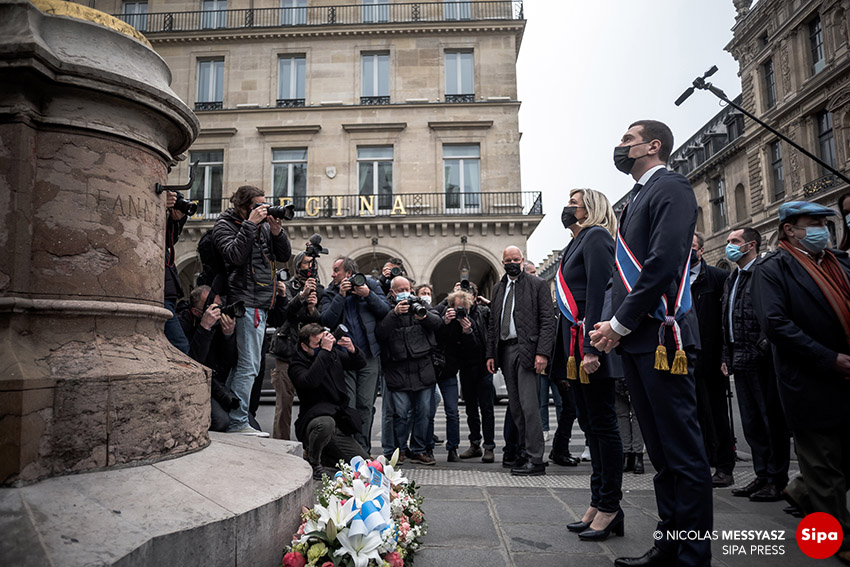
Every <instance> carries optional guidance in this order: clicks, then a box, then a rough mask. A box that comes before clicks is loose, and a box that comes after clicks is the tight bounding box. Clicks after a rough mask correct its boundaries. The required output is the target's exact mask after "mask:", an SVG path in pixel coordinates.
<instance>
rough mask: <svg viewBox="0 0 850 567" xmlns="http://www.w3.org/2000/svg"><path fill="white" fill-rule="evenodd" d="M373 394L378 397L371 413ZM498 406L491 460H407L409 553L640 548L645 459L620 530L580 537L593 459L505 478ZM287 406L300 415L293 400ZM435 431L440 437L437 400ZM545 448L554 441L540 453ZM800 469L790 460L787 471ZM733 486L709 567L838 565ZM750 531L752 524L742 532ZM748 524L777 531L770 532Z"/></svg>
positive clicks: (438, 562) (486, 561)
mask: <svg viewBox="0 0 850 567" xmlns="http://www.w3.org/2000/svg"><path fill="white" fill-rule="evenodd" d="M380 402H381V400H380V398H378V407H377V410H376V417H378V418H379V417H380V415H381V408H380ZM733 407H734V409H735V410H736V413H735V415H734V424H735V429H736V436H737V440H738V443H737V446H738V455H739V457H740V458H742V459H744V460H742V461H741V462H739V463H738V464H737V467H736V470H735V485H734V486H733V487H731V488H734V487H735V486H743V485H745V484H747V483H748V482H749V481H750V480H752V479H753V476H754V475H753V473H752V466H751V464H750V462H749V448H748V446H747V444H746V441H745V440H744V436H743V433H742V432H741V429H740V416H739V415H738V414H737V403H733ZM505 410H506V405H503V404H502V405H498V406H497V407H496V444H497V449H496V463H493V464H483V463H481V462H480V459H471V460H467V461H464V462H461V463H447V462H446V450H445V448H444V447H442V446H440V447H437V449H436V451H435V456H436V458H437V465H436V466H433V467H427V466H422V465H405V470H406V473H407V475H408V477H409V478H410V479H412V480H413V481H415V482H416V483H417V484H419V485H421V487H422V491H421V493H422V495H423V496H424V497H425V504H424V509H425V513H426V518H427V521H428V535H427V536H426V538H425V540H424V547H423V549H422V550H421V551H420V552H419V553H418V554H417V555H416V560H415V564H416V567H444V566H445V565H457V566H462V567H478V566H481V567H502V566H505V567H523V566H534V567H550V566H551V567H555V566H576V567H584V566H587V567H596V566H599V567H602V566H610V565H613V561H614V558H616V557H621V556H633V555H641V554H642V553H643V552H645V551H646V550H647V549H649V547H650V545H651V543H652V537H653V532H654V530H655V528H656V522H657V520H658V518H657V516H656V507H655V496H654V493H653V486H652V477H653V470H652V467H651V464H650V462H649V460H648V458H647V459H646V461H645V462H646V465H647V472H646V474H643V475H634V474H631V473H626V474H625V475H624V478H623V493H624V494H623V502H622V507H623V510H624V512H625V515H626V520H625V536H624V537H611V538H609V539H608V540H607V541H605V542H603V543H591V542H583V541H580V540H579V539H578V536H577V535H576V534H573V533H570V532H569V531H568V530H567V529H566V527H565V526H566V524H567V523H569V522H572V521H575V520H577V519H579V518H580V516H581V514H583V513H584V510H585V509H586V506H587V504H588V501H589V489H588V486H589V482H590V472H591V471H590V463H582V464H581V465H579V466H578V467H560V466H557V465H554V464H550V465H549V467H548V468H547V474H546V476H542V477H515V476H511V475H510V473H509V472H508V470H507V469H504V468H502V466H501V463H500V460H501V447H502V435H501V427H502V423H503V421H504V415H505ZM272 413H273V406H271V405H263V406H261V408H260V411H259V412H258V418H259V420H260V424H261V425H262V426H263V428H264V429H267V430H268V429H270V428H271V416H272ZM293 413H295V414H296V416H297V406H296V408H295V409H294V411H293ZM460 413H461V447H460V449H461V451H463V450H464V449H465V448H466V447H467V442H466V439H465V434H466V433H465V432H466V423H465V417H464V408H463V406H461V407H460ZM549 413H550V424H551V428H552V430H553V432H554V429H555V426H556V423H557V422H556V420H555V410H554V408H553V407H550V411H549ZM293 419H294V417H293ZM436 431H437V434H438V435H439V437H440V438H441V439H445V415H444V413H443V408H442V405H441V406H440V407H439V408H438V412H437V423H436ZM372 446H373V448H375V447H378V448H379V447H380V419H376V421H375V425H374V428H373V440H372ZM583 446H584V434H583V433H582V431H581V430H580V429H579V427H578V423H576V424H575V425H574V426H573V434H572V440H571V450H572V452H573V454H580V453H581V450H582V448H583ZM550 447H551V441H550V442H549V443H547V454H548V450H549V449H550ZM792 456H793V455H792ZM798 470H799V468H798V466H797V463H796V461H792V462H791V474H792V475H793V474H796V472H797V471H798ZM731 488H725V489H715V491H714V530H715V532H716V537H717V539H716V540H714V541H713V542H712V554H713V565H729V566H736V567H737V566H740V567H745V566H746V567H750V566H759V565H764V566H767V565H771V566H773V565H780V566H786V565H787V566H798V565H799V566H804V565H811V566H814V565H823V566H825V567H829V566H830V565H836V566H837V565H840V563H839V562H838V561H837V560H836V559H826V560H815V559H810V558H808V557H806V556H805V555H803V554H802V552H801V551H800V549H799V547H798V546H797V542H796V538H795V533H796V528H797V524H798V523H799V520H798V519H797V518H793V517H791V516H789V515H787V514H784V513H783V512H782V508H784V507H785V506H786V504H785V503H784V502H774V503H754V502H750V501H749V500H748V499H747V498H736V497H733V496H732V494H731ZM747 530H748V531H750V532H749V533H741V531H747ZM753 530H755V531H756V532H763V531H768V532H771V534H770V536H771V537H781V538H784V539H781V540H778V539H777V540H767V539H764V538H763V537H761V536H763V535H764V534H762V533H752V531H753ZM724 532H726V533H724ZM745 537H749V538H750V539H744V538H745Z"/></svg>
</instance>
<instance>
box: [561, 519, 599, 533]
mask: <svg viewBox="0 0 850 567" xmlns="http://www.w3.org/2000/svg"><path fill="white" fill-rule="evenodd" d="M592 523H593V520H590V521H589V522H582V521H581V520H579V521H578V522H573V523H571V524H567V529H568V530H570V531H571V532H583V531H586V530H587V529H588V528H589V527H590V524H592Z"/></svg>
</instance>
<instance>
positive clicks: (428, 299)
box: [419, 295, 431, 305]
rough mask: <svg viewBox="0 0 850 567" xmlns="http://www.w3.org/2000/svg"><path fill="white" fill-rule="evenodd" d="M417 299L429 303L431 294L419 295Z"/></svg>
mask: <svg viewBox="0 0 850 567" xmlns="http://www.w3.org/2000/svg"><path fill="white" fill-rule="evenodd" d="M419 299H421V300H422V301H424V302H425V303H427V304H428V305H431V296H430V295H420V296H419Z"/></svg>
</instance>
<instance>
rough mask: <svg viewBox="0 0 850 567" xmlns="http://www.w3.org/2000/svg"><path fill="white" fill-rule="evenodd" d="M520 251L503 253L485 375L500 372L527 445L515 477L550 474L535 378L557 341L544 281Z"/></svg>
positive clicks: (516, 467)
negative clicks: (526, 268) (529, 270)
mask: <svg viewBox="0 0 850 567" xmlns="http://www.w3.org/2000/svg"><path fill="white" fill-rule="evenodd" d="M522 262H523V257H522V251H520V249H519V248H517V247H516V246H508V247H507V248H505V251H504V252H503V253H502V263H503V264H504V266H505V275H504V276H502V280H501V281H500V282H499V283H498V284H496V287H495V289H494V290H493V299H492V301H491V302H490V310H491V317H490V328H489V329H488V332H487V348H486V355H485V356H486V358H487V372H489V373H490V374H494V373H495V372H496V369H497V368H501V369H502V374H503V375H504V377H505V385H506V386H507V388H508V406H509V408H510V410H511V415H512V416H513V419H514V423H516V426H517V429H518V430H519V438H520V440H525V454H524V455H522V456H520V457H519V458H520V459H521V460H523V461H525V462H522V463H521V462H517V463H516V466H515V467H514V468H512V469H511V474H514V475H521V476H537V475H544V474H546V465H544V464H543V449H544V445H545V443H544V441H543V423H542V421H541V420H540V408H539V405H538V401H537V382H538V380H537V375H538V374H540V373H542V372H543V371H544V370H545V369H546V366H547V364H548V362H549V355H550V354H551V352H552V346H553V344H554V339H555V318H554V317H553V312H552V296H551V295H550V293H549V286H548V285H547V284H546V282H545V281H543V280H541V279H540V278H538V277H536V276H531V275H529V274H527V273H525V272H524V271H523V269H522Z"/></svg>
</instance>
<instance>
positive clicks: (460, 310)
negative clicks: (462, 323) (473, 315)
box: [455, 307, 469, 320]
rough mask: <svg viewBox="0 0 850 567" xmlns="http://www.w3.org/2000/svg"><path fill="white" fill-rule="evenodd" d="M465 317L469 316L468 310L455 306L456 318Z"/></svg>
mask: <svg viewBox="0 0 850 567" xmlns="http://www.w3.org/2000/svg"><path fill="white" fill-rule="evenodd" d="M467 317H469V311H467V310H466V307H455V318H456V319H458V320H460V319H466V318H467Z"/></svg>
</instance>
